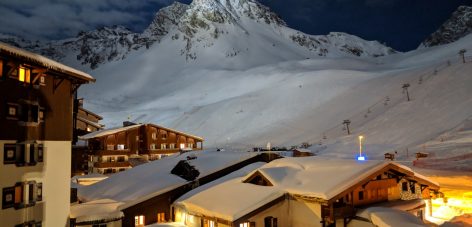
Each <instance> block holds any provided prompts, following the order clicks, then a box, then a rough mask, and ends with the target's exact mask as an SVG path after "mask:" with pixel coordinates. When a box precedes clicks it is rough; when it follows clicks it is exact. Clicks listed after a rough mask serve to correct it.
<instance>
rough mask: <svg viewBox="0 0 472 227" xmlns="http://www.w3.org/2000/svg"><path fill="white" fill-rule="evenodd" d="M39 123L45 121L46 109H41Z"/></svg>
mask: <svg viewBox="0 0 472 227" xmlns="http://www.w3.org/2000/svg"><path fill="white" fill-rule="evenodd" d="M38 115H39V121H41V122H42V121H44V117H45V116H44V108H39V114H38Z"/></svg>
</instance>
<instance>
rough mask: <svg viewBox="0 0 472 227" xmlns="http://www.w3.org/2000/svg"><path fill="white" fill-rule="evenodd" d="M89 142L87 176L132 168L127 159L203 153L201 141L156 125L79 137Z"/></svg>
mask: <svg viewBox="0 0 472 227" xmlns="http://www.w3.org/2000/svg"><path fill="white" fill-rule="evenodd" d="M80 138H81V139H84V140H87V141H88V152H89V164H88V168H89V170H88V172H89V173H100V174H111V173H116V172H120V171H124V170H126V169H129V168H131V167H132V166H131V163H130V162H129V159H130V158H132V157H140V158H144V159H146V160H149V161H153V160H157V159H160V158H162V157H164V156H167V155H170V154H175V153H179V152H182V151H191V150H202V149H203V141H204V140H203V138H201V137H198V136H194V135H190V134H187V133H184V132H179V131H177V130H173V129H169V128H165V127H162V126H159V125H155V124H129V123H128V125H127V126H125V127H121V128H115V129H109V130H103V131H97V132H94V133H90V134H87V135H85V136H82V137H80Z"/></svg>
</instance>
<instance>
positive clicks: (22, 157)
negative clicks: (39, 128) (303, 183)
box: [16, 144, 26, 166]
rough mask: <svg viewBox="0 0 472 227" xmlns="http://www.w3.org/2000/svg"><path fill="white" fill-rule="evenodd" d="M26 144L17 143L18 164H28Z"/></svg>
mask: <svg viewBox="0 0 472 227" xmlns="http://www.w3.org/2000/svg"><path fill="white" fill-rule="evenodd" d="M25 146H26V144H17V145H16V165H17V166H24V165H25V164H26V154H25V151H26V148H25Z"/></svg>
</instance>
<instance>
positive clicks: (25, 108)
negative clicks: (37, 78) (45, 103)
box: [19, 103, 44, 123]
mask: <svg viewBox="0 0 472 227" xmlns="http://www.w3.org/2000/svg"><path fill="white" fill-rule="evenodd" d="M39 109H40V108H39V106H38V105H31V104H28V103H24V104H22V105H21V108H20V114H19V117H20V121H23V122H33V123H38V122H39V120H40V119H39V115H40V114H39V112H40V111H39ZM43 116H44V112H43Z"/></svg>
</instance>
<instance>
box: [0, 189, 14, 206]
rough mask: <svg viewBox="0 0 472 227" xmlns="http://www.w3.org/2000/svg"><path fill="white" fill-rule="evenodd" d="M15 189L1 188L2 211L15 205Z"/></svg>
mask: <svg viewBox="0 0 472 227" xmlns="http://www.w3.org/2000/svg"><path fill="white" fill-rule="evenodd" d="M14 198H15V187H8V188H3V190H2V209H7V208H10V207H13V206H14V205H15V201H14Z"/></svg>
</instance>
